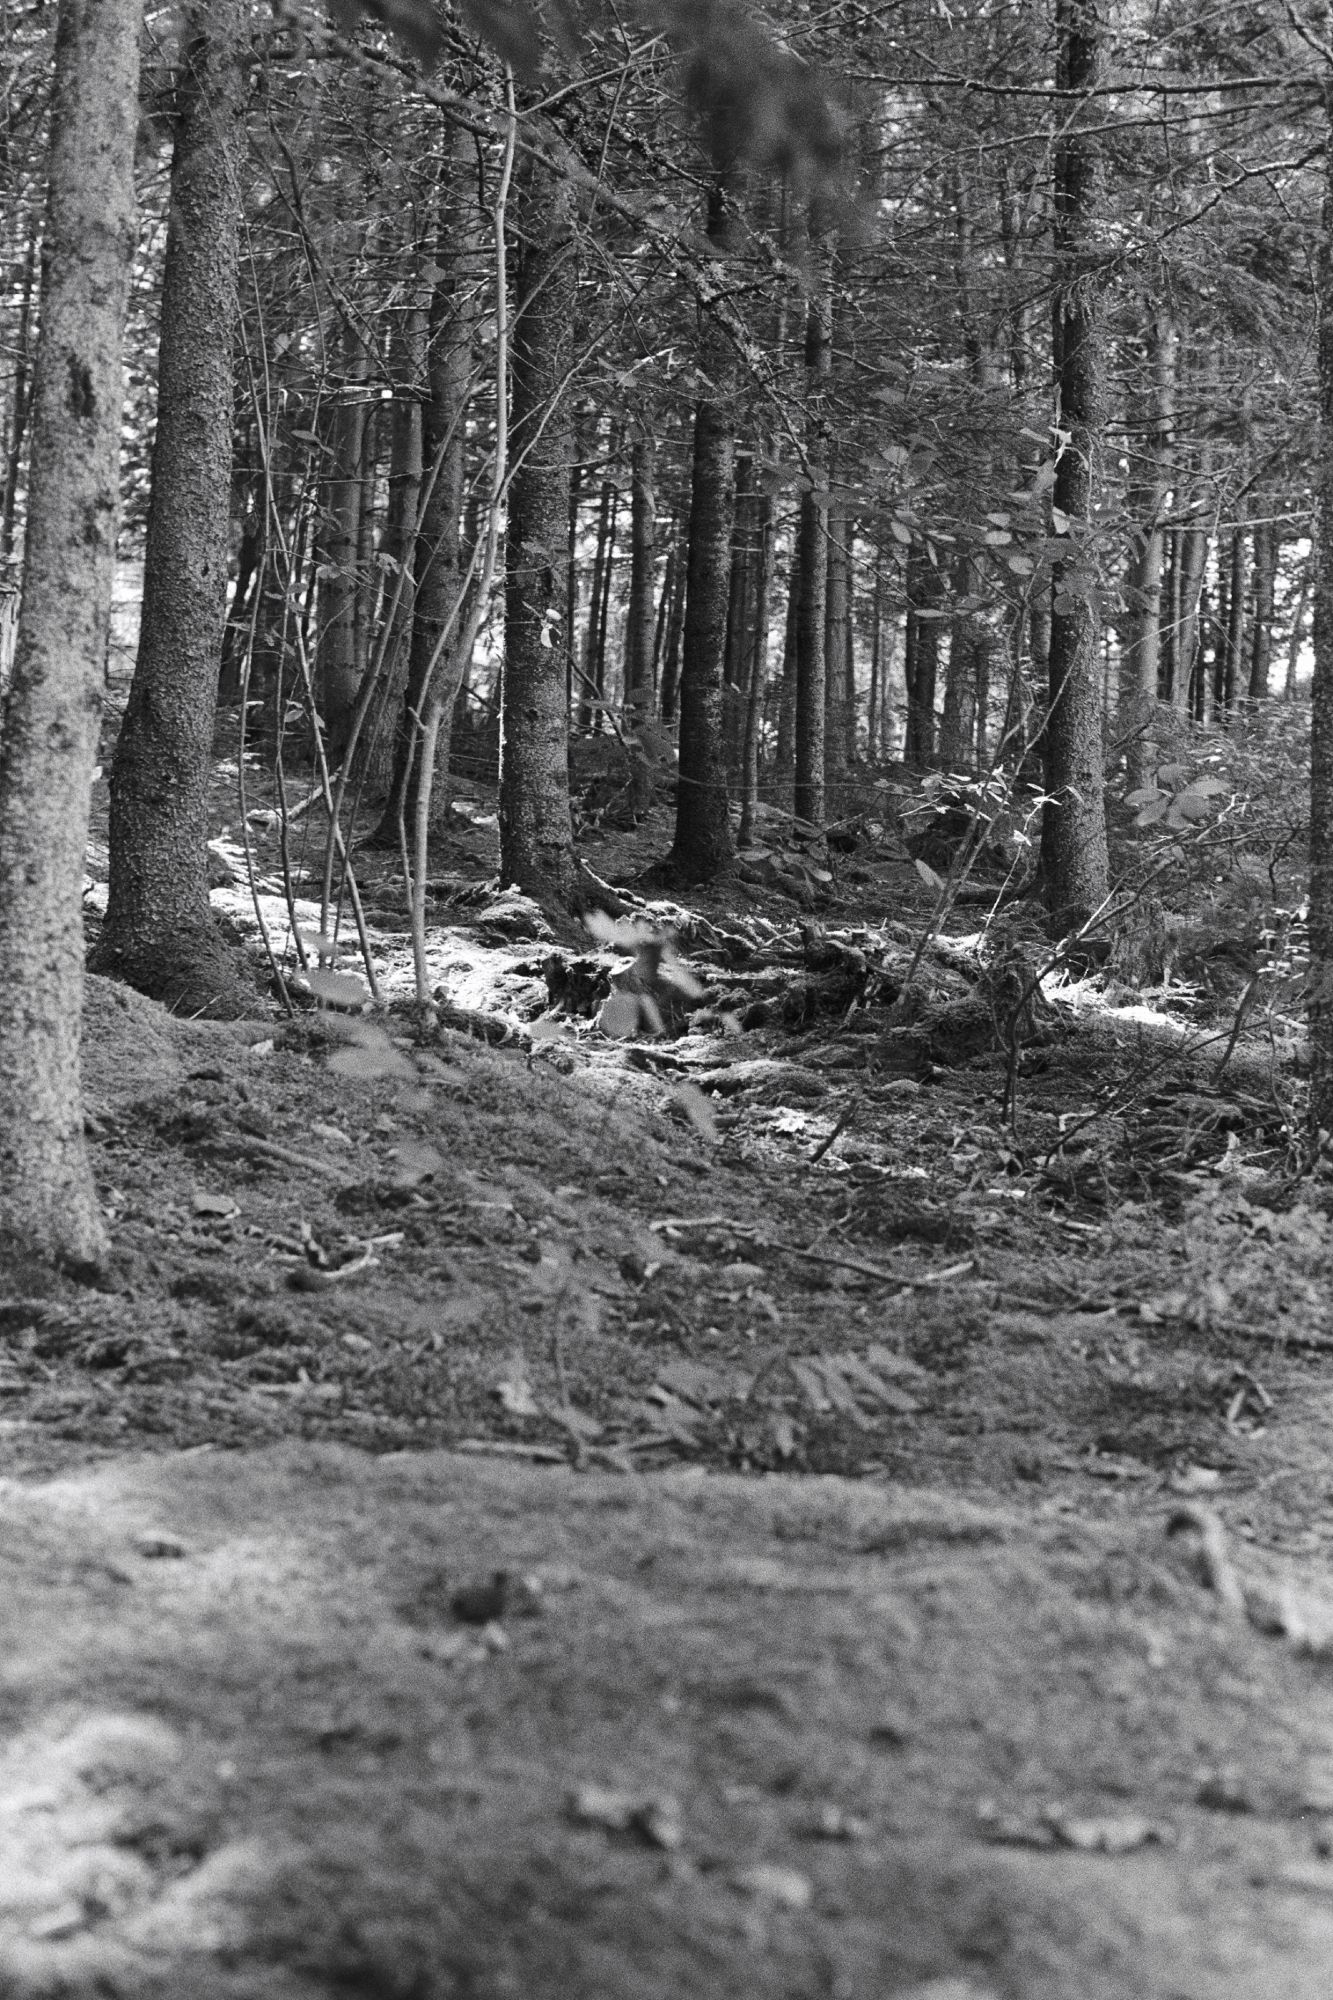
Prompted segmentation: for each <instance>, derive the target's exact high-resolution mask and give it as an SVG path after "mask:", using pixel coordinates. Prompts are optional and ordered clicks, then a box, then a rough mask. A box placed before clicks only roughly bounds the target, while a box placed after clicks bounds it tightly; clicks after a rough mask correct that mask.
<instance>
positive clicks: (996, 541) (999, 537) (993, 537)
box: [986, 528, 1014, 549]
mask: <svg viewBox="0 0 1333 2000" xmlns="http://www.w3.org/2000/svg"><path fill="white" fill-rule="evenodd" d="M1013 539H1014V538H1013V536H1012V535H1011V534H1010V533H1009V530H1008V529H1007V528H987V530H986V546H987V547H988V548H992V549H1003V548H1007V547H1008V545H1009V543H1010V542H1012V541H1013Z"/></svg>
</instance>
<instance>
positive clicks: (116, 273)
mask: <svg viewBox="0 0 1333 2000" xmlns="http://www.w3.org/2000/svg"><path fill="white" fill-rule="evenodd" d="M141 19H142V16H141V9H140V6H139V4H138V0H115V3H114V4H113V0H60V10H59V14H58V17H57V27H56V47H55V87H54V99H53V104H52V110H51V139H50V152H49V178H48V192H47V206H46V222H45V229H44V235H43V245H42V284H41V314H40V330H39V333H38V337H37V355H36V364H35V373H34V379H33V387H32V404H31V455H30V461H29V475H28V514H27V531H26V536H25V544H24V563H23V595H22V601H21V603H20V607H19V624H18V639H17V645H16V648H15V654H14V666H13V673H12V675H11V678H10V683H9V688H8V692H7V693H6V695H5V700H4V709H3V714H2V715H0V964H2V965H3V966H4V978H3V979H2V980H0V1269H2V1270H3V1271H4V1274H5V1283H6V1287H7V1289H9V1290H10V1291H12V1292H14V1293H21V1292H22V1291H24V1290H25V1289H27V1288H29V1287H30V1286H35V1285H36V1284H37V1283H39V1282H40V1267H41V1266H42V1265H43V1264H48V1265H49V1264H51V1263H57V1264H66V1265H69V1266H71V1267H73V1268H74V1269H76V1270H81V1271H85V1272H86V1271H88V1270H90V1269H92V1268H95V1267H96V1266H98V1265H100V1264H101V1263H102V1261H103V1259H104V1257H105V1254H106V1248H107V1239H106V1232H105V1229H104V1227H103V1224H102V1217H101V1211H100V1210H99V1208H98V1203H97V1192H96V1189H95V1187H94V1185H93V1178H92V1172H91V1169H90V1166H89V1162H88V1155H87V1151H86V1149H85V1145H84V1137H83V1106H82V1103H81V1101H80V1098H81V1092H80V1079H79V1037H80V1026H81V1021H82V1011H83V911H82V894H83V866H84V850H85V848H86V846H87V841H88V817H89V813H88V807H89V794H90V791H91V788H92V774H93V763H94V759H95V758H96V755H97V734H98V727H99V724H100V722H101V714H102V691H103V685H104V677H105V672H106V652H107V643H108V637H109V632H110V621H111V585H112V576H113V572H114V565H115V552H116V516H117V508H118V501H119V477H118V473H119V459H120V426H121V414H122V408H123V403H124V392H123V380H122V371H121V336H122V332H123V328H124V323H125V308H126V300H127V297H128V291H129V277H130V263H131V259H132V257H133V254H134V243H135V213H134V146H135V138H136V135H137V133H138V128H139V31H140V25H141ZM224 491H225V488H224ZM224 576H225V571H224Z"/></svg>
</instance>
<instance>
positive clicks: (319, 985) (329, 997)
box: [301, 971, 370, 1007]
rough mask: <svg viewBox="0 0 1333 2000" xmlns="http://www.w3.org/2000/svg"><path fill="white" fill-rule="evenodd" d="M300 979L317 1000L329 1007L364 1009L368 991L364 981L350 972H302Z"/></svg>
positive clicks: (368, 996) (368, 995)
mask: <svg viewBox="0 0 1333 2000" xmlns="http://www.w3.org/2000/svg"><path fill="white" fill-rule="evenodd" d="M301 977H302V979H303V980H304V981H305V983H306V985H307V986H308V987H309V988H310V991H311V992H312V993H313V994H314V996H315V998H316V999H317V1000H323V1001H324V1002H325V1003H326V1004H327V1005H328V1006H330V1007H364V1006H365V1004H366V1002H367V1001H368V1000H369V998H370V989H369V987H368V986H367V985H366V982H365V980H364V979H362V978H360V977H359V975H357V974H355V973H350V972H322V971H319V972H303V973H302V974H301Z"/></svg>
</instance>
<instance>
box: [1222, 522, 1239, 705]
mask: <svg viewBox="0 0 1333 2000" xmlns="http://www.w3.org/2000/svg"><path fill="white" fill-rule="evenodd" d="M1223 635H1224V636H1223V661H1224V666H1223V674H1222V710H1221V713H1222V716H1223V717H1224V718H1225V717H1227V716H1229V715H1230V714H1231V711H1232V709H1233V708H1234V707H1235V706H1236V689H1237V688H1238V686H1239V685H1240V680H1241V666H1242V662H1243V656H1244V652H1245V530H1244V528H1243V527H1242V526H1241V525H1240V524H1239V523H1238V524H1237V525H1236V526H1235V527H1234V528H1233V529H1232V531H1231V573H1230V576H1229V578H1228V583H1227V618H1226V624H1225V626H1224V627H1223Z"/></svg>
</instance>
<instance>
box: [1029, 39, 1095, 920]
mask: <svg viewBox="0 0 1333 2000" xmlns="http://www.w3.org/2000/svg"><path fill="white" fill-rule="evenodd" d="M1056 34H1057V37H1058V51H1057V64H1056V83H1057V87H1058V88H1059V89H1062V90H1065V91H1068V92H1071V93H1073V94H1075V95H1076V94H1077V93H1079V92H1081V91H1090V90H1093V89H1095V87H1096V85H1097V81H1098V75H1099V71H1100V44H1099V21H1098V15H1097V5H1096V0H1056ZM1080 119H1081V111H1080V110H1079V109H1075V110H1071V111H1070V112H1069V114H1068V117H1067V118H1066V120H1065V122H1063V123H1062V125H1061V127H1060V130H1059V133H1058V136H1057V138H1056V142H1055V160H1054V178H1055V257H1056V269H1057V285H1058V290H1057V293H1056V299H1055V308H1054V315H1053V317H1054V329H1053V331H1054V361H1055V373H1056V381H1057V385H1058V398H1059V407H1058V422H1059V426H1060V429H1061V431H1062V432H1064V433H1065V434H1066V436H1067V440H1068V441H1067V443H1066V444H1065V447H1064V449H1063V450H1062V452H1061V453H1060V455H1059V459H1058V461H1057V464H1056V472H1055V490H1054V493H1053V496H1052V498H1053V502H1054V506H1055V508H1056V509H1057V510H1058V511H1059V512H1060V513H1062V514H1064V515H1065V516H1066V517H1067V518H1068V521H1069V533H1070V537H1071V540H1072V542H1073V547H1072V550H1071V553H1070V554H1069V555H1067V556H1065V557H1062V558H1061V559H1060V560H1059V561H1058V563H1057V565H1056V570H1055V576H1054V589H1053V594H1052V599H1051V659H1050V707H1049V709H1048V711H1047V717H1046V789H1047V792H1048V794H1049V795H1050V796H1049V803H1048V804H1047V806H1046V808H1045V811H1044V813H1043V815H1042V835H1041V859H1042V868H1043V874H1044V878H1045V880H1044V886H1045V893H1046V900H1047V906H1048V909H1049V911H1050V916H1051V923H1052V927H1053V929H1054V931H1055V932H1056V934H1057V935H1060V936H1063V935H1064V934H1066V933H1067V932H1069V931H1071V930H1075V929H1077V928H1078V927H1079V925H1081V924H1082V923H1084V922H1085V921H1086V920H1087V918H1088V917H1089V916H1090V915H1091V913H1092V912H1093V910H1095V909H1096V908H1097V907H1098V905H1100V904H1101V903H1103V902H1104V901H1105V899H1106V896H1107V893H1108V889H1109V880H1108V868H1107V853H1106V811H1105V806H1104V803H1103V777H1102V764H1103V750H1102V717H1101V712H1100V704H1099V701H1098V686H1097V682H1098V671H1097V669H1098V618H1097V611H1096V607H1095V598H1094V593H1093V590H1092V588H1091V580H1090V578H1089V577H1088V574H1087V568H1086V565H1087V564H1088V563H1089V561H1090V560H1091V554H1090V549H1089V548H1088V545H1087V544H1088V539H1089V538H1090V535H1091V525H1092V524H1091V514H1092V504H1093V494H1094V488H1095V481H1096V466H1097V461H1098V460H1099V458H1100V456H1101V449H1102V424H1103V420H1104V410H1103V389H1102V372H1103V363H1102V330H1101V324H1100V312H1101V301H1100V297H1099V293H1098V284H1099V278H1098V263H1099V243H1098V238H1097V211H1098V207H1099V200H1100V194H1101V179H1102V175H1101V159H1100V148H1099V144H1098V141H1097V139H1096V137H1095V136H1094V135H1093V134H1092V133H1091V132H1088V131H1085V130H1084V129H1082V125H1081V122H1080Z"/></svg>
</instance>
